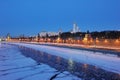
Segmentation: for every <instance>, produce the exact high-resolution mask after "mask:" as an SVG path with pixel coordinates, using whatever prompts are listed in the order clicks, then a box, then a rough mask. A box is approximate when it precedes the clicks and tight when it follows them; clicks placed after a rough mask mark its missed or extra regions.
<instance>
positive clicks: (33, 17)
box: [0, 0, 120, 36]
mask: <svg viewBox="0 0 120 80" xmlns="http://www.w3.org/2000/svg"><path fill="white" fill-rule="evenodd" d="M73 23H77V24H78V26H79V28H80V30H81V31H87V30H90V31H103V30H120V0H0V36H3V35H6V34H7V33H10V34H11V35H14V36H17V35H20V34H25V35H35V34H37V33H39V32H40V31H50V32H53V31H55V32H57V31H58V30H59V29H60V28H61V29H62V30H63V31H70V30H71V29H72V25H73Z"/></svg>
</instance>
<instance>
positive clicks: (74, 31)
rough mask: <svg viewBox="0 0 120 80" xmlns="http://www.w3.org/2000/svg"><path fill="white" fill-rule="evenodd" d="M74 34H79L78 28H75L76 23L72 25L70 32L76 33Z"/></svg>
mask: <svg viewBox="0 0 120 80" xmlns="http://www.w3.org/2000/svg"><path fill="white" fill-rule="evenodd" d="M76 32H80V29H79V27H78V26H77V24H76V23H74V24H73V30H72V31H71V33H76Z"/></svg>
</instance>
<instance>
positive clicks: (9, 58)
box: [0, 44, 81, 80]
mask: <svg viewBox="0 0 120 80" xmlns="http://www.w3.org/2000/svg"><path fill="white" fill-rule="evenodd" d="M0 80H81V79H80V78H78V77H76V76H74V75H72V74H71V73H69V72H68V71H62V72H60V71H58V70H57V69H55V68H53V67H50V66H49V65H47V64H44V63H42V62H36V61H35V60H33V59H32V58H30V57H26V56H24V55H23V53H21V52H20V50H19V49H18V48H17V47H14V46H10V45H7V44H1V45H0Z"/></svg>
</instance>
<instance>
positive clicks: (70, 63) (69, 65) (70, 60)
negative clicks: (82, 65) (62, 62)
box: [68, 59, 74, 71]
mask: <svg viewBox="0 0 120 80" xmlns="http://www.w3.org/2000/svg"><path fill="white" fill-rule="evenodd" d="M73 69H74V62H73V60H72V59H69V60H68V70H70V71H72V70H73Z"/></svg>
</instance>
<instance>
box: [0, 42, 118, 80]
mask: <svg viewBox="0 0 120 80" xmlns="http://www.w3.org/2000/svg"><path fill="white" fill-rule="evenodd" d="M12 44H14V45H17V46H11V45H7V44H2V45H1V48H0V80H9V79H10V80H81V79H85V80H112V79H113V80H114V79H120V74H119V71H120V68H119V65H120V62H119V61H120V59H119V57H116V56H114V55H103V54H100V53H94V54H93V53H92V52H89V54H88V52H87V51H86V52H85V51H82V52H80V51H79V50H74V49H73V50H72V49H71V50H70V49H67V48H58V47H50V46H41V45H32V44H22V43H12ZM65 52H66V53H65ZM78 52H79V53H78ZM72 53H74V54H75V55H76V57H75V55H73V54H72ZM82 53H84V54H83V55H82ZM93 55H94V57H93ZM77 56H78V57H79V59H78V57H77ZM91 57H92V59H91ZM96 58H97V59H96ZM93 59H94V61H93ZM95 59H96V60H95ZM100 59H101V60H100ZM110 59H114V60H110ZM93 63H94V64H93ZM105 63H106V64H105ZM103 64H104V65H103ZM109 66H110V67H109ZM107 68H108V69H107ZM110 69H111V70H110Z"/></svg>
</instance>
